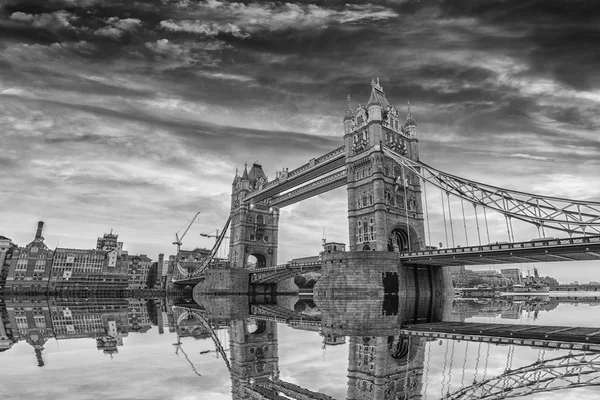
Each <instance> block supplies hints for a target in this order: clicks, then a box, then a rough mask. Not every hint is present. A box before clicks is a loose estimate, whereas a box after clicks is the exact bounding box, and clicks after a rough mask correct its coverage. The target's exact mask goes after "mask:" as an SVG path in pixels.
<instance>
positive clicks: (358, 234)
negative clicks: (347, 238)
mask: <svg viewBox="0 0 600 400" xmlns="http://www.w3.org/2000/svg"><path fill="white" fill-rule="evenodd" d="M357 225H358V230H357V238H358V243H362V238H363V235H362V231H363V229H362V222H361V221H358V223H357Z"/></svg>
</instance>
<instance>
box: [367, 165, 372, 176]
mask: <svg viewBox="0 0 600 400" xmlns="http://www.w3.org/2000/svg"><path fill="white" fill-rule="evenodd" d="M372 173H373V168H371V167H369V172H368V175H371V174H372Z"/></svg>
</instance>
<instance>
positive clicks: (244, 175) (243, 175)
mask: <svg viewBox="0 0 600 400" xmlns="http://www.w3.org/2000/svg"><path fill="white" fill-rule="evenodd" d="M242 179H248V163H244V173H243V174H242Z"/></svg>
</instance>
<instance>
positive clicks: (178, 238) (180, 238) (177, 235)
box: [173, 211, 200, 254]
mask: <svg viewBox="0 0 600 400" xmlns="http://www.w3.org/2000/svg"><path fill="white" fill-rule="evenodd" d="M198 215H200V211H198V212H197V213H196V215H194V218H192V220H191V221H190V223H189V224H188V226H187V228H185V231H184V232H183V235H181V237H179V232H181V229H183V228H181V229H180V230H178V231H177V232H175V241H174V242H173V244H174V245H177V254H179V250H180V249H181V241H182V240H183V238H184V237H185V235H186V234H187V233H188V231H189V230H190V228H191V227H192V224H193V223H194V221H195V220H196V218H198Z"/></svg>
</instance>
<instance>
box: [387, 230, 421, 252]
mask: <svg viewBox="0 0 600 400" xmlns="http://www.w3.org/2000/svg"><path fill="white" fill-rule="evenodd" d="M419 243H420V239H419V236H418V235H417V232H416V231H415V230H414V229H413V228H412V227H407V226H406V225H399V226H395V227H394V228H392V230H391V232H390V234H389V236H388V251H393V252H395V253H404V252H407V251H414V250H418V248H419Z"/></svg>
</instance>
